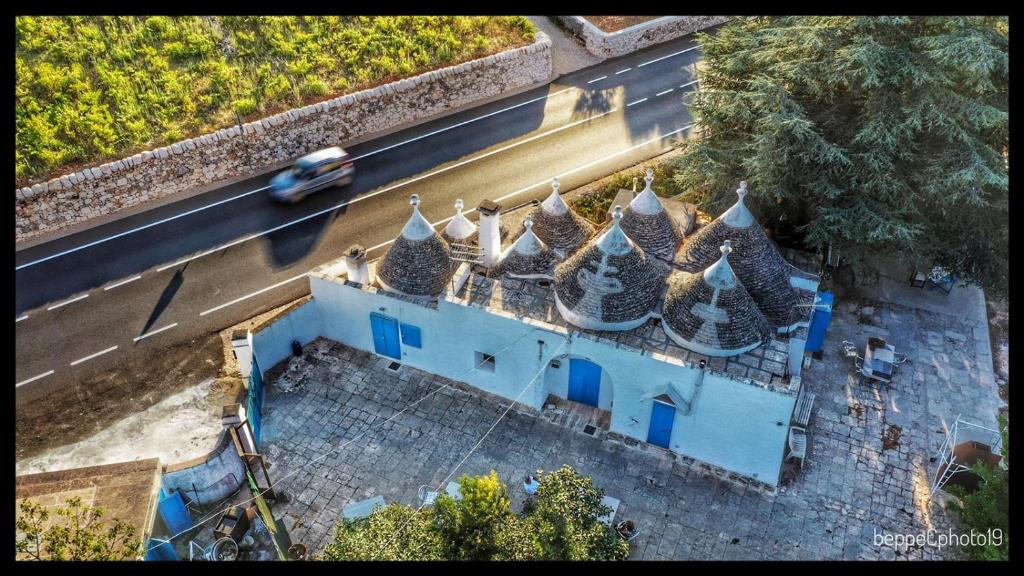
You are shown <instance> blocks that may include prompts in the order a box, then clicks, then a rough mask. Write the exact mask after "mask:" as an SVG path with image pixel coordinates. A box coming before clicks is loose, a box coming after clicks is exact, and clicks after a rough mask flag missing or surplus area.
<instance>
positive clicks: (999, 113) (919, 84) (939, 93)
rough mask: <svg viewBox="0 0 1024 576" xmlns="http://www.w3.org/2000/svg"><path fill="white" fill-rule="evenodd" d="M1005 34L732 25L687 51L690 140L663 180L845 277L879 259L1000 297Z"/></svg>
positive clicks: (913, 27) (911, 27) (862, 25)
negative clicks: (770, 225) (835, 266)
mask: <svg viewBox="0 0 1024 576" xmlns="http://www.w3.org/2000/svg"><path fill="white" fill-rule="evenodd" d="M1007 32H1008V24H1007V19H1006V18H998V17H966V16H964V17H946V16H942V17H939V16H925V17H883V16H859V17H847V16H827V17H817V16H813V17H812V16H800V17H743V18H736V19H733V20H731V21H730V22H729V23H727V24H726V25H724V26H723V27H721V28H720V29H719V30H718V31H717V33H715V34H701V35H700V36H699V39H700V42H701V44H702V49H703V52H704V63H703V68H702V70H701V74H700V80H701V89H700V90H699V91H698V92H696V93H692V95H691V96H690V100H691V103H692V108H691V111H692V113H693V115H694V119H695V120H696V122H697V124H698V129H699V131H700V133H701V137H700V138H699V139H695V140H694V141H692V142H691V143H690V144H689V145H688V146H687V147H686V150H685V152H684V154H683V155H682V157H681V160H680V162H679V164H678V166H677V169H678V170H677V174H676V176H675V177H676V178H677V180H678V182H679V184H680V185H681V186H683V187H685V188H688V189H689V190H690V192H689V194H690V199H691V200H693V201H695V202H697V203H698V204H700V205H702V207H704V208H705V209H708V210H711V211H714V212H720V211H721V210H724V209H725V208H726V207H728V206H729V205H731V204H732V203H733V202H735V195H734V194H733V191H734V190H735V189H736V187H737V183H738V182H739V181H741V180H746V181H748V182H749V183H750V190H751V192H750V195H749V196H748V202H749V203H750V204H751V205H752V206H753V207H754V208H755V212H757V213H759V217H760V220H761V222H762V223H765V222H767V221H770V220H772V219H775V218H779V217H780V216H781V215H783V214H785V215H786V217H787V218H788V219H789V220H790V222H794V223H796V224H798V225H799V226H801V227H802V229H803V231H804V232H805V233H806V236H805V238H806V240H805V242H806V243H807V244H808V245H809V247H810V248H819V247H824V246H825V245H827V244H829V243H831V244H832V246H833V248H834V249H838V250H839V253H840V254H841V255H842V256H843V257H844V258H845V259H846V260H847V261H848V262H850V263H852V264H855V265H856V264H859V263H860V262H861V261H863V259H864V256H866V255H868V254H871V253H878V252H881V253H886V252H887V253H893V254H898V255H900V257H901V258H903V259H904V260H905V261H909V262H913V263H915V264H917V265H918V267H919V268H926V267H927V266H928V265H930V264H931V262H932V261H933V260H934V261H937V262H938V263H939V264H940V265H942V266H944V267H946V268H947V269H949V270H951V271H952V272H953V273H954V274H956V275H957V276H959V277H961V278H962V279H965V280H969V281H973V282H976V283H978V284H980V285H982V286H983V287H985V288H986V289H994V290H995V291H996V292H1001V293H1005V291H1006V288H1007V278H1008V276H1007V274H1008V258H1007V256H1008V241H1007V240H1008V222H1007V220H1008V209H1007V196H1008V174H1007V172H1008V166H1007V163H1008V134H1009V114H1008V81H1009V65H1008V62H1009V60H1008V53H1007V46H1008V40H1007Z"/></svg>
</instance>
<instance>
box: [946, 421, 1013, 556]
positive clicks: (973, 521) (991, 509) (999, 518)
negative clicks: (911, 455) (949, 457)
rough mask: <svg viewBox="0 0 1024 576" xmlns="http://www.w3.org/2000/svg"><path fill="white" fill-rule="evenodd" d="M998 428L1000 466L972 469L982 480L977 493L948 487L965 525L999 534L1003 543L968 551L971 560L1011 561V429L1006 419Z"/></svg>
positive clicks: (979, 546) (972, 548)
mask: <svg viewBox="0 0 1024 576" xmlns="http://www.w3.org/2000/svg"><path fill="white" fill-rule="evenodd" d="M999 428H1000V432H1001V434H1002V437H1003V442H1002V444H1003V446H1002V450H1001V452H1002V455H1003V461H1002V463H1003V464H1004V465H1005V468H1004V467H1002V466H993V467H991V468H990V467H987V466H985V465H984V464H982V463H981V462H978V463H976V464H975V465H974V468H973V469H972V471H973V472H974V473H975V474H977V475H978V477H979V478H980V479H981V480H980V481H979V482H978V489H977V490H976V491H974V492H967V491H965V490H964V489H963V488H961V487H960V486H951V487H950V492H952V493H953V494H955V495H956V496H958V497H959V498H960V503H959V504H956V505H955V507H956V508H957V509H958V510H959V512H960V515H961V517H962V518H963V521H964V524H966V525H967V526H968V527H969V528H971V529H973V530H975V531H977V532H978V533H986V534H987V533H988V531H989V530H995V529H998V530H1001V531H1002V535H1003V538H1002V543H1001V544H1000V545H999V546H996V545H995V544H994V543H992V542H985V545H971V546H968V547H967V554H968V555H969V556H970V558H971V560H1009V559H1010V429H1009V425H1008V422H1007V419H1006V417H1005V416H1003V415H1000V417H999Z"/></svg>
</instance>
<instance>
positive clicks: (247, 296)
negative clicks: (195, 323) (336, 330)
mask: <svg viewBox="0 0 1024 576" xmlns="http://www.w3.org/2000/svg"><path fill="white" fill-rule="evenodd" d="M308 274H309V272H303V273H302V274H299V275H298V276H293V277H291V278H289V279H287V280H285V281H283V282H278V283H277V284H274V285H273V286H267V287H266V288H264V289H262V290H257V291H255V292H253V293H252V294H249V295H246V296H242V297H241V298H236V299H234V300H232V301H231V302H228V303H227V304H221V305H220V306H217V307H216V308H210V309H209V310H207V311H206V312H200V313H199V315H200V316H206V315H207V314H209V313H211V312H216V311H217V310H220V309H221V308H227V307H228V306H231V305H232V304H238V303H239V302H241V301H242V300H246V299H248V298H252V297H253V296H258V295H260V294H262V293H264V292H266V291H268V290H273V289H274V288H277V287H278V286H284V285H285V284H287V283H289V282H294V281H296V280H298V279H299V278H302V277H303V276H306V275H308Z"/></svg>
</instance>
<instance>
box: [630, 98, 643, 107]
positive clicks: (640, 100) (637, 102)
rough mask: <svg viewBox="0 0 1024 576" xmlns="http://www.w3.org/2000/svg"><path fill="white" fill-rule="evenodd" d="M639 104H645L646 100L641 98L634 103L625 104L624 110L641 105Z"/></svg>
mask: <svg viewBox="0 0 1024 576" xmlns="http://www.w3.org/2000/svg"><path fill="white" fill-rule="evenodd" d="M641 102H647V98H641V99H639V100H637V101H635V102H630V103H629V104H626V108H629V107H630V106H632V105H633V104H639V103H641Z"/></svg>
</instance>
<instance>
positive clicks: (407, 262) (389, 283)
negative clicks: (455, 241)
mask: <svg viewBox="0 0 1024 576" xmlns="http://www.w3.org/2000/svg"><path fill="white" fill-rule="evenodd" d="M409 203H410V204H412V216H410V217H409V221H408V222H406V224H405V227H404V228H402V233H401V234H399V236H398V238H396V239H395V242H394V243H393V244H392V245H391V248H389V249H388V252H387V254H385V255H384V258H383V260H381V264H380V266H379V267H378V268H377V281H378V282H379V283H380V285H381V286H382V287H383V288H384V289H385V290H389V291H392V292H398V293H400V294H406V295H408V296H437V295H438V294H440V293H441V292H443V291H444V289H445V286H446V285H447V283H448V281H449V280H451V277H452V274H453V272H454V267H453V266H452V260H451V256H450V255H449V253H448V243H447V242H445V241H444V239H443V238H441V235H440V234H438V233H437V231H436V230H434V227H433V226H431V225H430V222H428V221H427V219H426V218H424V217H423V215H422V214H420V209H419V204H420V198H419V196H418V195H416V194H413V195H412V198H411V199H410V201H409Z"/></svg>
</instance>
